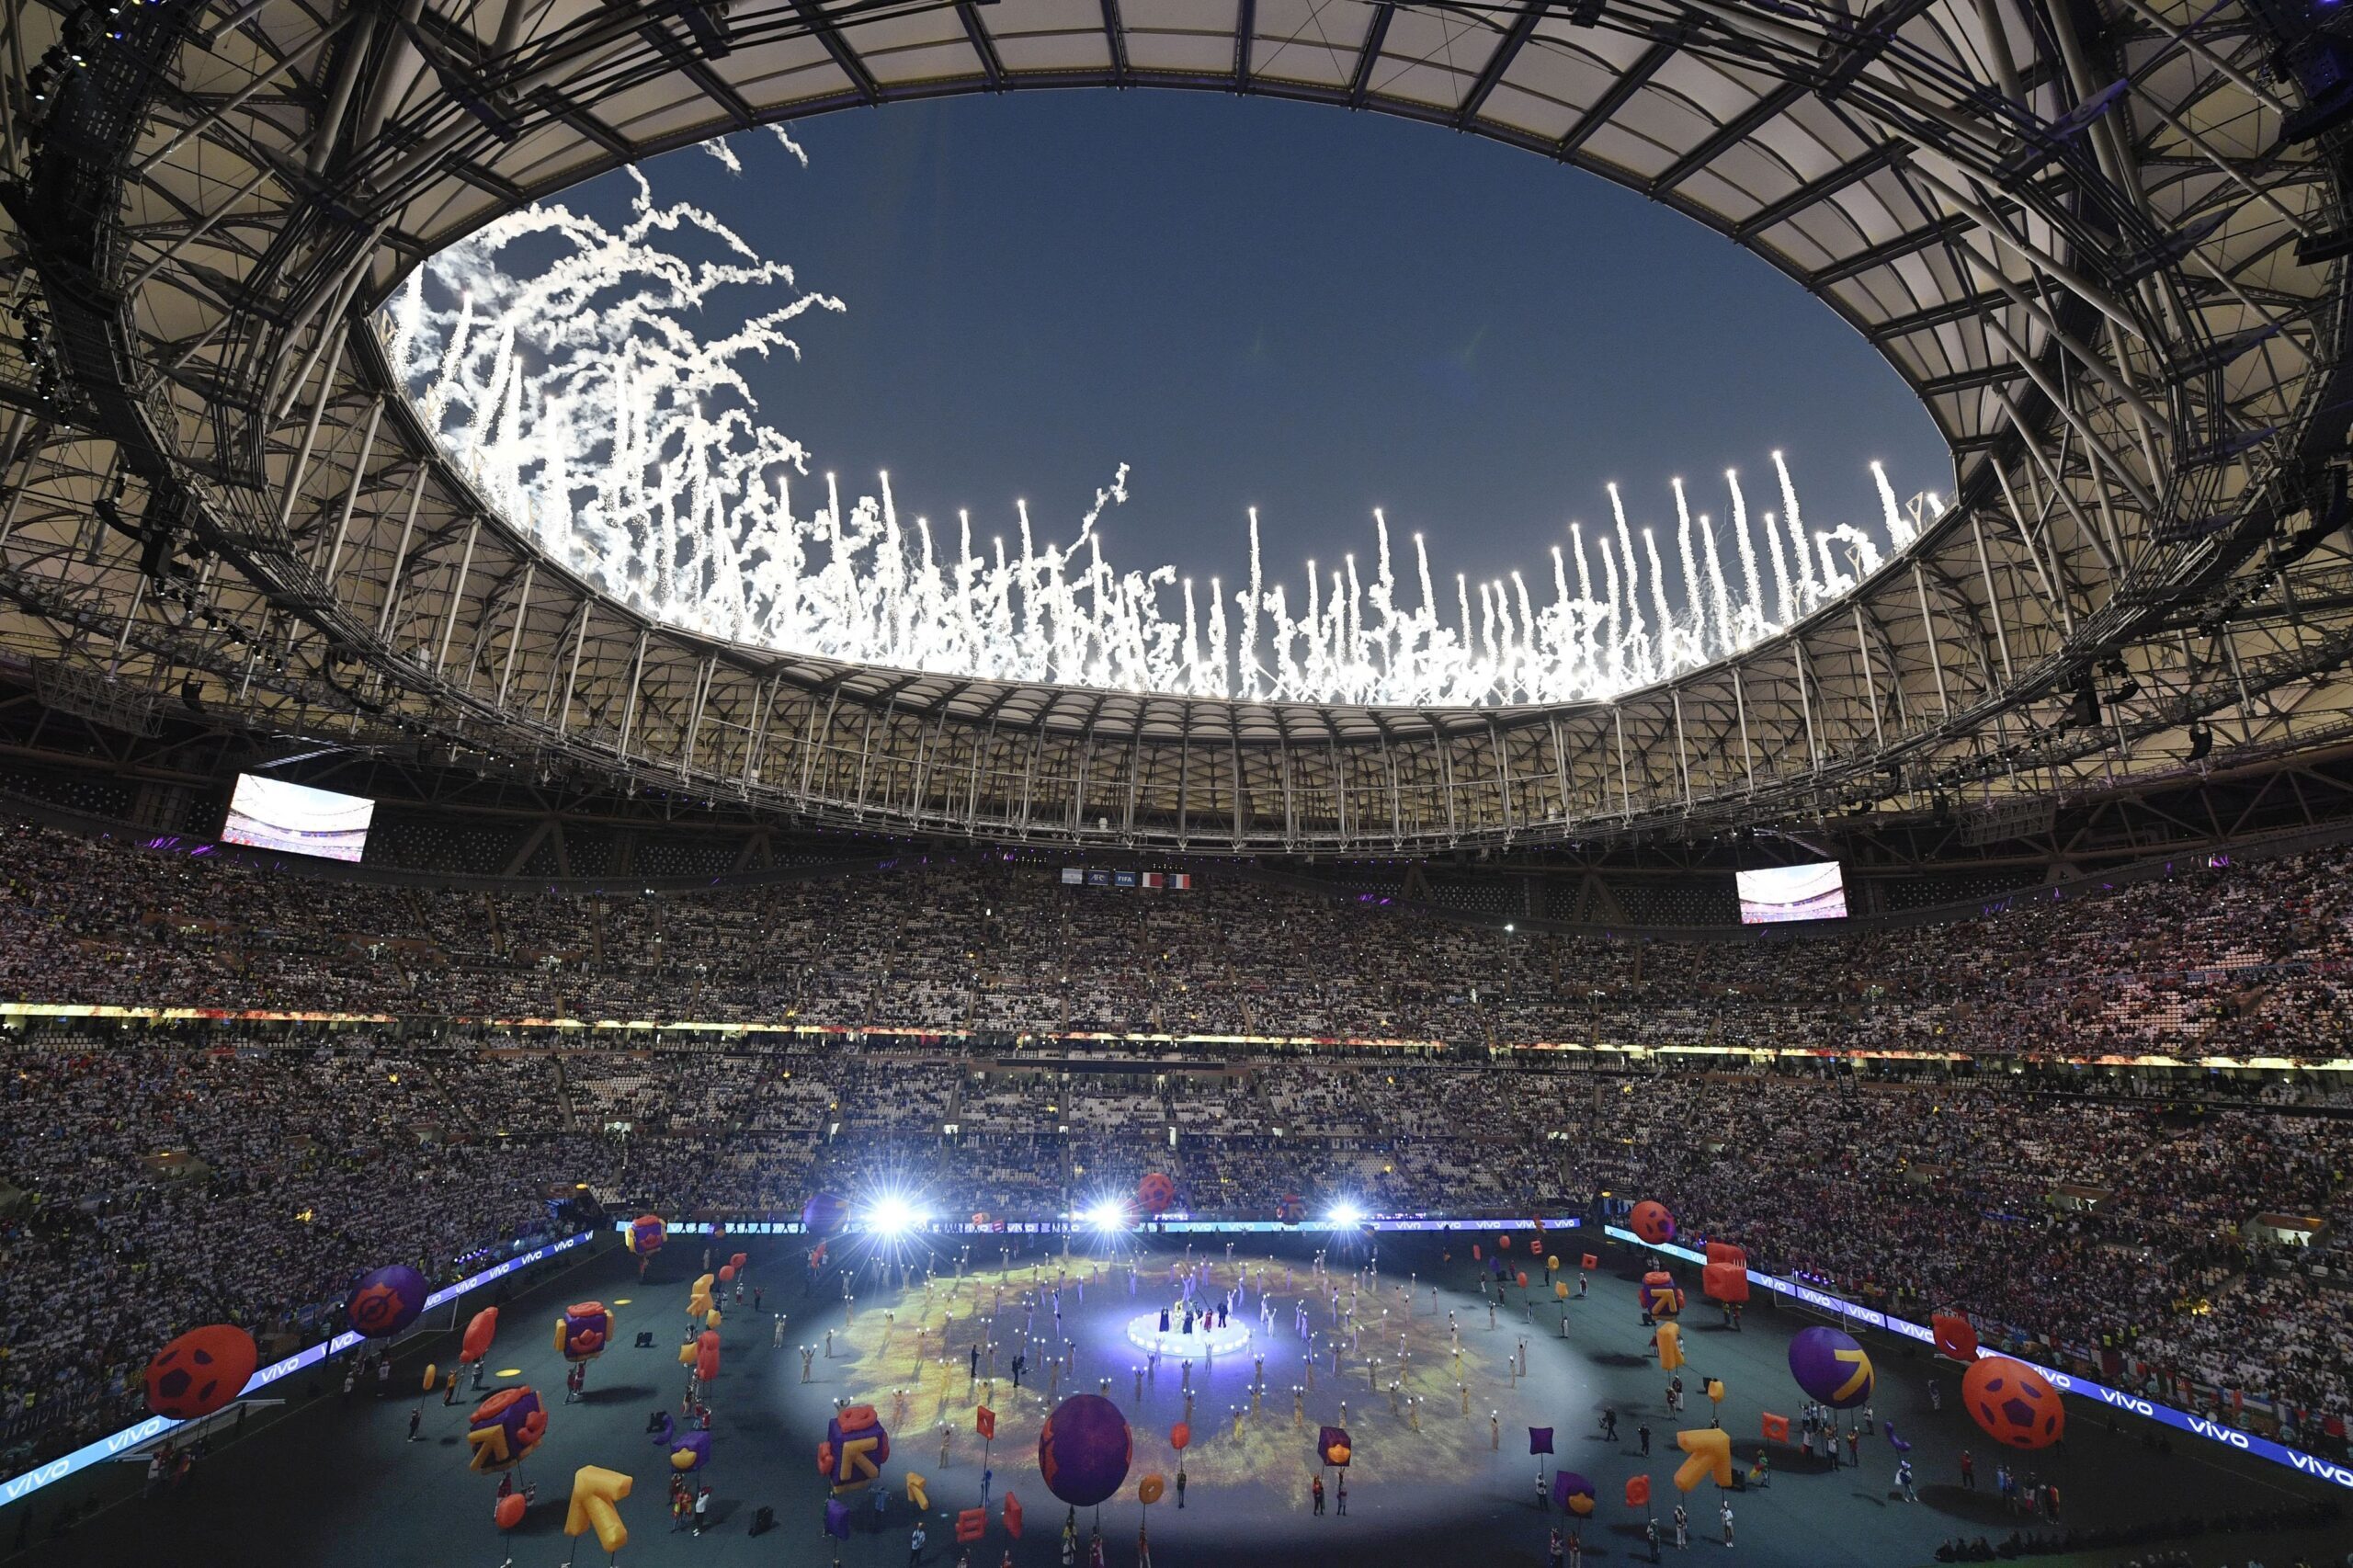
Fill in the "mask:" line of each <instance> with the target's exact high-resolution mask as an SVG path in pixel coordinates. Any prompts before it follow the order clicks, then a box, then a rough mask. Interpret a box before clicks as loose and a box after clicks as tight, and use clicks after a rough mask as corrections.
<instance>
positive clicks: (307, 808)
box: [221, 773, 376, 860]
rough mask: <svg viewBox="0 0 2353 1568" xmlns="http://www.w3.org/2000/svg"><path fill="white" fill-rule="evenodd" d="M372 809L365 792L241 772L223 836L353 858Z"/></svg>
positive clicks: (304, 852)
mask: <svg viewBox="0 0 2353 1568" xmlns="http://www.w3.org/2000/svg"><path fill="white" fill-rule="evenodd" d="M375 815H376V802H375V801H370V800H369V799H367V798H366V797H364V796H360V795H338V794H336V793H335V791H334V790H313V789H312V788H310V787H309V786H308V785H305V784H289V783H287V782H286V781H285V780H284V779H282V778H261V777H259V776H258V775H256V774H251V773H240V774H239V775H237V790H236V793H235V794H233V795H232V796H230V797H229V820H228V821H227V822H226V823H225V824H222V828H221V836H222V838H224V839H226V840H227V841H228V842H229V843H231V844H250V845H253V846H255V847H256V848H260V849H284V850H289V851H291V852H292V853H294V854H296V855H316V856H319V857H321V858H324V859H328V860H357V859H358V858H359V857H360V855H361V854H362V852H364V851H365V850H366V849H367V847H368V824H369V823H370V822H371V821H373V820H374V818H375Z"/></svg>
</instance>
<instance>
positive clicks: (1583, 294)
mask: <svg viewBox="0 0 2353 1568" xmlns="http://www.w3.org/2000/svg"><path fill="white" fill-rule="evenodd" d="M793 135H794V137H795V139H796V140H797V141H798V142H800V143H801V145H802V146H803V147H804V148H805V149H806V150H807V152H808V153H809V157H810V167H808V168H807V169H805V170H804V169H802V168H801V167H800V166H799V165H798V164H797V163H796V162H795V161H794V160H793V158H792V157H791V155H790V153H788V152H787V151H786V150H785V149H784V148H783V147H782V146H781V145H780V144H779V142H777V141H776V140H775V139H774V138H773V137H772V136H771V135H770V134H769V133H767V132H766V131H762V132H758V133H756V134H753V135H747V136H743V137H738V138H736V139H735V141H734V142H733V145H734V147H735V148H736V149H737V151H738V153H739V155H740V156H741V158H742V161H743V165H744V169H743V173H742V174H740V175H735V174H731V173H730V172H729V171H728V170H727V169H726V168H725V167H724V165H722V163H720V161H718V160H717V159H715V158H712V157H710V155H708V154H707V153H702V152H699V151H688V152H682V153H673V154H671V155H669V156H668V157H666V158H664V159H661V160H658V161H656V162H654V163H653V164H651V165H646V169H645V172H646V174H647V176H648V177H649V178H650V179H651V181H652V183H653V186H654V193H655V196H656V199H658V200H661V201H665V202H666V201H676V200H687V201H692V202H695V203H697V204H699V205H703V206H707V207H709V208H710V209H711V210H713V211H715V212H716V213H717V214H719V215H720V216H721V217H722V219H724V220H725V221H726V222H729V223H731V224H733V226H735V227H736V228H737V230H738V231H739V232H740V233H742V234H743V235H744V237H745V239H746V240H747V241H748V242H749V243H750V244H752V245H753V246H754V247H755V248H756V249H758V250H759V251H760V252H761V253H762V254H763V255H765V256H772V257H775V258H778V259H781V260H786V261H789V262H790V263H792V264H793V266H794V267H796V268H797V269H798V271H799V275H800V280H801V283H802V284H803V285H804V286H806V287H809V288H813V289H816V290H823V291H824V292H827V293H831V294H835V295H837V296H839V297H840V298H841V299H842V301H844V302H845V303H846V304H847V307H848V309H847V313H846V314H840V315H835V314H830V313H824V314H815V315H812V316H810V317H808V318H805V319H804V321H803V323H802V324H801V330H800V331H799V332H798V334H797V335H798V337H799V339H800V342H801V347H802V349H803V358H802V359H801V362H800V363H799V364H798V365H795V364H792V363H790V361H788V360H778V361H775V362H771V363H768V364H767V365H765V366H761V367H757V368H756V370H755V386H756V391H757V392H758V394H759V395H760V397H761V399H762V402H763V404H764V413H765V415H766V417H767V419H768V420H769V421H770V422H771V423H773V424H775V425H776V426H779V428H781V429H783V430H784V431H786V432H788V433H790V435H792V436H794V437H798V438H799V439H801V441H803V442H804V443H806V444H807V446H808V447H809V449H810V450H811V452H812V454H813V462H812V468H813V471H815V472H824V471H826V470H831V471H833V472H836V473H837V474H839V475H840V478H841V482H842V484H843V486H844V488H845V490H846V491H852V487H853V486H855V487H856V489H855V490H854V491H852V493H853V494H855V493H857V492H861V491H865V490H870V489H872V488H873V487H874V483H875V481H874V479H873V474H874V472H875V471H876V470H878V469H885V468H887V469H888V470H889V471H890V473H891V477H892V487H893V489H894V491H895V493H896V494H897V497H898V503H899V508H900V512H901V515H902V516H903V517H906V516H912V515H915V514H927V515H929V516H930V517H933V518H934V519H935V520H937V521H940V522H943V523H946V522H948V521H949V520H950V519H952V518H953V517H954V515H955V511H956V508H957V507H959V506H965V507H968V508H970V509H971V511H972V516H973V529H974V533H975V534H976V535H977V536H980V537H982V538H985V537H986V536H988V535H989V534H991V533H996V532H1003V533H1006V534H1007V535H1008V536H1009V535H1011V534H1012V532H1013V531H1014V517H1013V509H1012V506H1013V501H1014V498H1015V497H1017V496H1021V497H1026V498H1027V499H1028V501H1029V506H1030V514H1031V517H1032V518H1033V519H1034V520H1035V521H1036V523H1037V525H1038V527H1039V529H1040V536H1041V538H1043V537H1051V536H1062V537H1068V535H1069V534H1070V533H1072V532H1074V529H1075V527H1076V522H1077V519H1078V517H1080V516H1081V514H1082V513H1083V512H1084V511H1085V510H1086V507H1087V506H1088V505H1089V504H1090V503H1091V500H1092V497H1093V494H1094V492H1095V490H1096V488H1097V486H1098V485H1101V484H1104V483H1108V480H1109V478H1110V476H1111V475H1112V473H1113V472H1114V471H1115V470H1116V469H1117V467H1118V465H1119V464H1120V462H1122V461H1124V462H1127V463H1129V464H1131V465H1132V472H1131V477H1130V482H1129V483H1130V491H1131V499H1130V501H1129V502H1128V504H1127V505H1126V506H1121V507H1118V508H1115V509H1114V510H1112V511H1111V512H1109V513H1108V514H1107V516H1106V517H1105V519H1104V522H1103V525H1102V527H1103V530H1104V532H1105V536H1106V540H1107V543H1108V549H1109V553H1110V554H1111V556H1112V559H1113V560H1114V561H1115V562H1117V563H1119V564H1120V565H1121V566H1123V567H1142V566H1146V565H1149V564H1153V563H1156V562H1162V561H1169V562H1175V563H1176V565H1177V566H1178V567H1179V568H1180V570H1183V571H1186V572H1190V573H1194V574H1199V575H1201V576H1204V577H1206V576H1207V575H1208V574H1211V573H1212V572H1216V573H1221V574H1223V575H1224V576H1225V578H1226V579H1227V581H1228V582H1229V583H1232V582H1233V581H1234V580H1235V579H1236V578H1237V577H1238V576H1239V574H1241V572H1242V570H1243V568H1244V565H1245V560H1246V545H1245V539H1246V534H1245V528H1246V520H1245V512H1244V509H1245V507H1246V506H1254V505H1255V506H1257V507H1258V508H1259V514H1260V517H1261V522H1262V528H1263V530H1264V536H1265V540H1266V552H1267V570H1268V572H1269V574H1273V573H1276V572H1281V573H1283V574H1286V575H1290V576H1293V577H1295V576H1296V575H1297V573H1298V570H1299V566H1300V562H1302V560H1303V559H1304V558H1306V557H1309V556H1314V557H1317V558H1319V559H1321V560H1322V561H1324V562H1326V563H1327V564H1328V563H1334V562H1336V560H1337V557H1338V555H1339V554H1340V552H1342V551H1348V550H1353V551H1358V556H1359V559H1360V560H1368V561H1369V558H1370V553H1371V551H1372V521H1371V509H1372V508H1373V507H1375V506H1381V507H1384V508H1386V511H1387V515H1388V518H1389V522H1390V527H1391V528H1392V534H1393V535H1394V536H1395V538H1396V541H1397V546H1398V549H1399V551H1400V552H1401V556H1402V552H1403V551H1404V549H1405V548H1406V536H1407V535H1409V534H1410V533H1411V532H1412V531H1414V530H1415V529H1420V530H1423V531H1424V532H1426V533H1427V536H1428V539H1429V542H1430V545H1431V549H1432V553H1433V557H1434V559H1433V565H1434V566H1435V567H1436V569H1437V570H1438V573H1439V574H1440V580H1441V582H1443V581H1444V580H1445V578H1446V577H1448V576H1449V575H1450V574H1452V573H1454V572H1457V571H1461V572H1468V573H1470V574H1472V576H1473V578H1474V579H1476V578H1479V577H1483V576H1494V575H1497V574H1501V573H1503V572H1505V571H1506V570H1508V569H1509V568H1511V567H1513V566H1516V565H1517V566H1520V567H1522V568H1523V569H1525V570H1526V571H1527V573H1528V576H1529V583H1530V586H1531V587H1536V588H1539V592H1540V597H1549V596H1548V595H1543V594H1542V590H1541V589H1540V587H1539V585H1540V584H1542V583H1544V582H1547V581H1549V575H1550V564H1549V557H1548V556H1547V555H1546V550H1547V547H1548V546H1550V545H1552V543H1554V542H1557V541H1561V540H1564V538H1565V533H1564V530H1565V528H1566V526H1567V524H1568V523H1569V522H1570V521H1571V520H1572V519H1582V520H1583V521H1584V522H1586V524H1587V525H1588V532H1590V530H1591V527H1592V525H1594V524H1596V523H1598V522H1601V521H1603V520H1604V519H1606V518H1607V517H1608V499H1607V496H1606V495H1605V494H1604V493H1603V490H1602V486H1603V484H1604V483H1605V482H1608V481H1610V480H1615V481H1617V482H1618V483H1619V484H1620V488H1621V490H1622V491H1623V493H1624V494H1625V496H1626V500H1627V504H1628V510H1629V513H1630V515H1631V518H1632V521H1633V522H1634V524H1635V526H1636V527H1638V528H1639V527H1640V526H1641V525H1643V523H1645V522H1650V523H1654V524H1664V525H1666V528H1665V529H1664V530H1663V531H1662V539H1665V538H1666V537H1668V535H1669V534H1670V533H1671V529H1672V525H1673V521H1674V510H1673V499H1672V496H1671V494H1670V493H1669V491H1668V488H1667V482H1668V480H1669V478H1670V477H1671V476H1673V475H1677V474H1680V475H1682V476H1684V478H1685V481H1686V483H1687V484H1688V485H1689V486H1691V487H1692V494H1693V503H1692V505H1693V509H1694V510H1695V511H1701V510H1704V511H1708V512H1711V513H1712V514H1713V515H1714V516H1715V517H1718V518H1719V519H1721V518H1722V517H1724V515H1725V513H1726V511H1727V509H1728V508H1727V504H1726V500H1725V494H1724V490H1723V485H1722V471H1723V470H1724V469H1725V468H1727V467H1736V468H1738V469H1739V470H1740V471H1741V474H1742V480H1743V483H1744V486H1745V489H1746V491H1747V494H1748V496H1749V505H1750V508H1751V511H1752V513H1754V512H1756V511H1757V510H1762V509H1764V508H1767V507H1772V508H1775V509H1778V508H1779V499H1778V496H1777V495H1776V494H1774V490H1773V485H1774V482H1773V478H1772V470H1771V466H1770V460H1769V454H1770V453H1771V451H1772V450H1773V449H1775V448H1777V447H1778V448H1779V449H1782V450H1783V451H1784V452H1785V453H1786V454H1787V456H1788V459H1789V460H1790V466H1791V468H1792V471H1793V472H1794V474H1795V476H1796V479H1797V483H1798V488H1799V496H1800V499H1801V501H1802V503H1803V504H1804V506H1805V513H1806V521H1807V523H1808V525H1809V528H1827V527H1830V526H1832V525H1834V524H1836V523H1839V522H1855V523H1859V524H1861V523H1869V524H1872V525H1873V527H1872V531H1873V532H1874V533H1875V534H1876V533H1877V532H1878V531H1879V530H1878V528H1877V527H1876V525H1875V522H1874V519H1875V518H1876V517H1877V515H1878V510H1879V507H1878V503H1877V500H1876V498H1875V493H1874V491H1873V489H1872V486H1871V482H1870V473H1869V472H1868V470H1867V468H1866V466H1865V465H1866V464H1867V463H1868V462H1869V461H1870V460H1872V459H1874V458H1877V459H1879V460H1881V461H1883V462H1885V463H1886V464H1887V465H1888V469H1889V473H1890V477H1891V479H1892V480H1893V483H1894V486H1895V490H1896V494H1897V495H1898V496H1899V497H1908V496H1910V495H1911V494H1914V493H1915V492H1916V491H1919V490H1924V489H1930V490H1936V491H1938V492H1939V493H1946V494H1949V491H1950V489H1951V470H1950V465H1949V459H1948V457H1947V455H1946V453H1945V451H1944V449H1943V447H1942V444H1941V443H1940V442H1939V441H1938V437H1937V435H1936V432H1935V430H1934V427H1933V426H1931V425H1930V424H1929V422H1928V420H1927V415H1926V414H1925V413H1924V412H1923V411H1922V409H1921V407H1920V405H1919V403H1917V401H1916V400H1915V399H1914V398H1913V397H1912V396H1911V394H1910V393H1909V392H1907V391H1906V390H1905V388H1904V385H1903V383H1902V382H1901V381H1899V380H1898V379H1897V378H1896V376H1895V374H1894V373H1893V371H1892V370H1890V369H1888V368H1887V366H1886V365H1885V363H1884V362H1883V361H1881V359H1880V358H1878V356H1877V355H1876V354H1875V353H1873V352H1872V350H1871V349H1870V347H1868V346H1867V345H1866V344H1865V343H1864V342H1863V340H1862V339H1861V338H1860V337H1859V335H1856V334H1855V333H1854V332H1853V331H1852V330H1851V329H1849V328H1848V327H1847V325H1846V324H1844V323H1843V322H1841V321H1839V320H1838V318H1837V317H1836V315H1834V314H1833V313H1832V312H1830V311H1828V310H1827V309H1826V308H1824V306H1823V305H1821V304H1820V303H1818V302H1817V301H1814V300H1813V299H1811V298H1810V297H1808V296H1807V295H1806V293H1805V292H1804V290H1802V289H1801V288H1799V286H1798V285H1797V284H1796V283H1794V282H1792V281H1790V279H1789V278H1785V277H1783V276H1782V275H1781V274H1780V273H1779V272H1777V271H1775V270H1774V269H1773V268H1771V267H1768V265H1766V264H1765V263H1764V262H1762V261H1759V260H1757V259H1756V258H1755V257H1752V256H1748V255H1747V254H1745V252H1743V251H1741V250H1739V249H1738V248H1737V247H1736V246H1734V245H1733V244H1731V243H1730V242H1729V241H1726V240H1725V239H1723V238H1722V237H1721V236H1720V235H1717V234H1715V233H1712V232H1711V231H1709V230H1707V229H1704V228H1702V227H1700V226H1699V225H1698V224H1696V223H1693V222H1690V221H1688V220H1687V219H1684V218H1682V217H1679V216H1677V214H1675V213H1672V212H1670V211H1668V210H1665V209H1664V208H1661V207H1657V206H1654V205H1653V204H1651V203H1649V202H1646V201H1644V200H1643V199H1641V198H1639V197H1637V196H1634V195H1633V194H1631V193H1630V192H1627V191H1624V190H1621V189H1620V188H1618V187H1615V186H1612V185H1609V184H1608V183H1607V182H1605V181H1603V180H1601V179H1598V178H1596V177H1594V176H1589V175H1586V174H1583V173H1581V172H1577V171H1574V170H1569V169H1564V168H1561V167H1558V166H1555V165H1550V164H1548V163H1546V162H1544V161H1542V160H1540V159H1538V158H1536V157H1534V156H1531V155H1530V154H1528V153H1522V152H1518V151H1516V150H1514V149H1511V148H1508V147H1505V146H1502V145H1500V144H1497V143H1495V142H1486V141H1483V140H1482V139H1480V138H1477V137H1472V136H1464V135H1458V134H1454V133H1451V132H1448V131H1439V130H1437V129H1434V128H1431V127H1428V126H1424V125H1415V124H1412V123H1408V122H1405V121H1403V120H1398V119H1391V118H1388V117H1385V116H1381V115H1378V114H1347V113H1345V112H1341V111H1337V110H1334V109H1330V108H1318V107H1315V106H1311V105H1302V104H1292V103H1280V102H1275V101H1270V100H1266V99H1258V98H1247V99H1234V98H1230V97H1215V96H1209V95H1189V94H1180V93H1160V92H1126V93H1115V92H1108V91H1099V90H1090V91H1081V92H1070V93H1040V94H1027V95H1017V96H1013V97H998V98H981V97H968V98H959V99H953V100H947V101H941V102H937V103H917V104H910V105H900V106H892V107H890V108H882V109H874V110H858V111H855V112H850V113H843V114H835V115H831V116H827V117H824V118H822V119H814V120H811V121H808V122H806V123H804V124H801V125H800V126H797V127H795V128H794V129H793ZM631 192H632V187H631V186H630V185H629V183H628V179H627V176H621V175H616V176H609V177H608V178H606V179H604V180H600V181H597V182H595V183H593V184H591V185H589V186H586V187H581V188H579V189H577V190H574V191H573V192H571V193H568V194H567V196H566V197H565V198H564V200H565V201H567V202H568V203H569V204H570V205H572V206H574V208H575V209H578V210H584V211H587V212H593V213H595V214H596V215H597V216H599V217H600V218H604V219H606V220H607V221H608V222H618V221H620V220H621V219H622V218H624V216H625V213H626V203H627V202H628V200H629V199H630V197H631ZM729 324H731V323H725V322H714V323H713V327H714V330H716V329H719V328H722V327H724V326H726V325H729ZM1670 558H1671V552H1670ZM1403 564H1404V562H1403V560H1402V559H1401V566H1403ZM1444 591H1445V590H1443V589H1442V590H1441V592H1444Z"/></svg>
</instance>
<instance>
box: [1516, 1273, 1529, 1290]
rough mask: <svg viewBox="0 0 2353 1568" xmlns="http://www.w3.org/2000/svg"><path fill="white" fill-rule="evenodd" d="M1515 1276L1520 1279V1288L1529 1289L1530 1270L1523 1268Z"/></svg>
mask: <svg viewBox="0 0 2353 1568" xmlns="http://www.w3.org/2000/svg"><path fill="white" fill-rule="evenodd" d="M1515 1278H1518V1281H1519V1288H1520V1289H1521V1290H1527V1289H1528V1270H1526V1269H1525V1268H1523V1269H1521V1270H1520V1271H1519V1273H1518V1275H1517V1276H1515Z"/></svg>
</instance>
